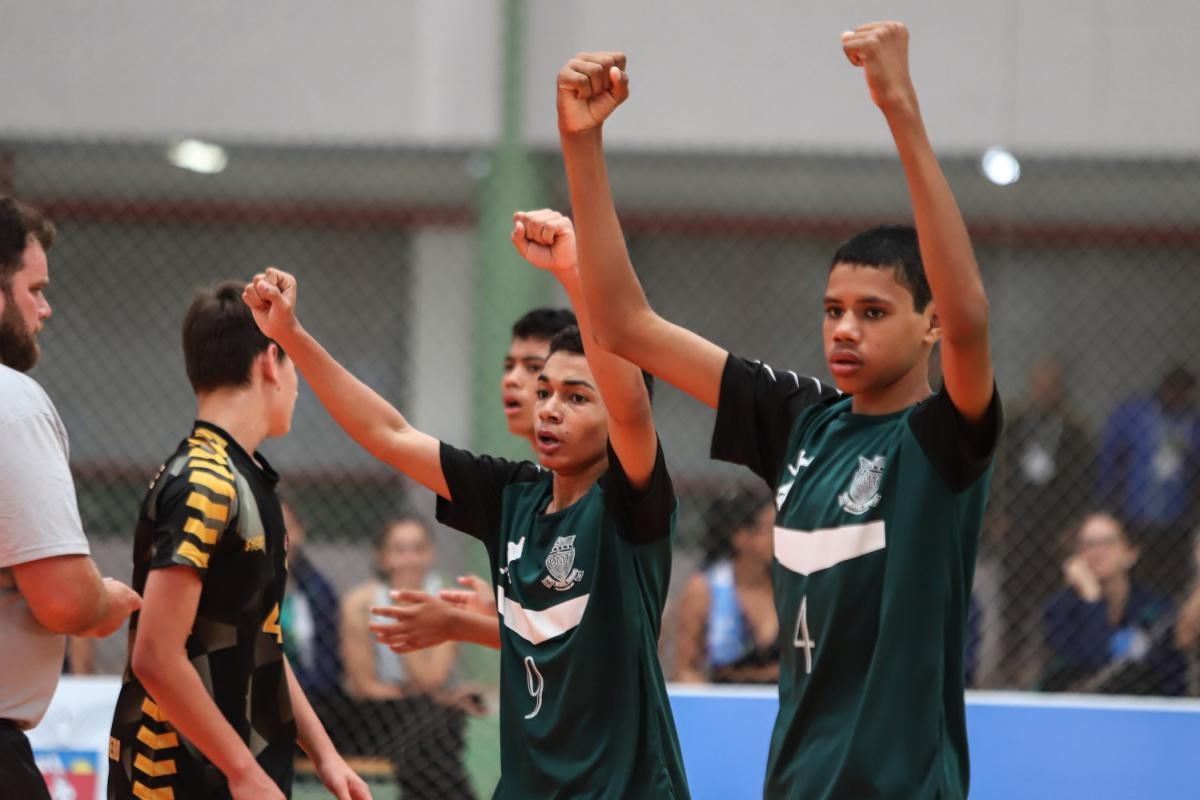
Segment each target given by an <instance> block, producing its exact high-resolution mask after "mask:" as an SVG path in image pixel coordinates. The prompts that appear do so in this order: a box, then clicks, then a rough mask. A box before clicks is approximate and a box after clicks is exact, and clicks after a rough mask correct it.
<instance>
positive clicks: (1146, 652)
mask: <svg viewBox="0 0 1200 800" xmlns="http://www.w3.org/2000/svg"><path fill="white" fill-rule="evenodd" d="M1074 545H1075V547H1074V552H1073V553H1072V554H1071V556H1070V557H1068V558H1067V560H1066V562H1065V563H1064V564H1063V579H1064V581H1065V582H1066V584H1067V585H1066V588H1064V589H1062V590H1061V591H1060V592H1058V593H1057V594H1055V595H1054V596H1053V597H1052V598H1051V599H1050V602H1049V605H1047V607H1046V610H1045V613H1044V615H1043V619H1042V622H1043V626H1044V632H1045V638H1046V645H1047V649H1048V650H1049V651H1050V659H1049V661H1048V663H1047V665H1046V669H1045V671H1044V673H1043V676H1042V681H1041V683H1042V688H1043V689H1046V690H1049V691H1077V692H1079V691H1082V692H1112V693H1121V694H1165V695H1177V694H1182V693H1183V691H1184V687H1185V683H1186V677H1187V676H1186V671H1187V668H1186V662H1185V659H1184V657H1183V655H1182V654H1181V653H1180V652H1179V650H1177V649H1176V646H1175V631H1174V623H1175V616H1176V614H1175V607H1174V606H1173V605H1172V603H1171V601H1170V600H1169V599H1167V598H1166V597H1164V596H1162V595H1161V594H1158V593H1156V592H1153V591H1151V590H1149V589H1145V588H1143V587H1142V586H1140V585H1138V584H1137V583H1135V582H1133V581H1132V580H1131V579H1130V570H1131V569H1132V568H1133V565H1134V564H1135V563H1136V562H1137V559H1138V549H1137V547H1135V546H1134V544H1133V542H1131V541H1130V539H1129V536H1128V534H1127V533H1126V531H1125V529H1124V528H1123V527H1122V526H1121V523H1120V522H1118V521H1117V520H1116V519H1115V518H1114V517H1113V516H1111V515H1110V514H1107V513H1093V514H1091V515H1089V516H1088V517H1087V518H1086V519H1084V521H1083V523H1082V524H1081V525H1080V526H1079V529H1078V532H1077V533H1076V536H1075V542H1074Z"/></svg>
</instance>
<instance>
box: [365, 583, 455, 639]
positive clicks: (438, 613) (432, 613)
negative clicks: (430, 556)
mask: <svg viewBox="0 0 1200 800" xmlns="http://www.w3.org/2000/svg"><path fill="white" fill-rule="evenodd" d="M392 599H394V600H395V601H396V602H397V603H398V604H399V605H395V606H375V607H372V608H371V614H372V615H373V616H376V617H390V618H391V619H394V620H395V622H372V623H371V625H370V628H371V630H372V632H374V634H375V638H376V639H378V640H379V641H380V642H382V643H383V644H385V645H387V646H388V647H390V648H392V650H394V651H395V652H397V653H411V652H413V651H414V650H424V649H425V648H426V647H435V646H437V645H439V644H442V643H443V642H448V641H451V640H453V638H454V622H455V614H456V613H457V611H456V609H455V608H454V606H452V605H450V604H449V603H447V602H446V601H444V600H441V599H439V598H437V597H434V596H432V595H429V594H426V593H425V592H418V591H416V590H413V589H406V590H404V591H400V592H392Z"/></svg>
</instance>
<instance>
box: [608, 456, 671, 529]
mask: <svg viewBox="0 0 1200 800" xmlns="http://www.w3.org/2000/svg"><path fill="white" fill-rule="evenodd" d="M599 483H600V488H601V490H602V491H603V492H604V507H605V508H606V509H607V510H608V513H610V514H612V515H613V516H614V517H615V518H616V519H617V522H618V529H619V530H620V531H621V535H622V536H623V537H624V538H625V539H626V541H628V542H630V543H631V544H649V543H650V542H657V541H660V540H662V539H665V538H667V537H668V536H670V535H671V515H672V514H673V513H674V512H675V504H676V500H675V487H674V485H672V483H671V474H670V473H669V472H667V461H666V458H664V457H663V449H662V442H659V443H658V452H657V453H656V454H655V456H654V471H653V472H652V473H650V483H649V484H647V485H646V487H645V488H642V489H635V488H634V487H633V486H631V485H630V483H629V476H627V475H626V474H625V468H624V467H623V466H622V465H621V460H620V459H619V458H617V454H616V451H614V450H613V449H612V443H611V442H610V443H609V445H608V470H607V471H606V472H605V473H604V474H603V475H601V476H600V481H599Z"/></svg>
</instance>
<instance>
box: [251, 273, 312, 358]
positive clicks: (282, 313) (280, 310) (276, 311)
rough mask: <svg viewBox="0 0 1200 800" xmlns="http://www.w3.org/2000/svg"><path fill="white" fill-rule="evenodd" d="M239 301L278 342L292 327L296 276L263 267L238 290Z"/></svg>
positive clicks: (293, 323) (294, 326)
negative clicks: (243, 287)
mask: <svg viewBox="0 0 1200 800" xmlns="http://www.w3.org/2000/svg"><path fill="white" fill-rule="evenodd" d="M242 300H243V301H244V302H245V303H246V305H248V306H250V310H251V311H252V312H254V321H255V322H256V323H257V324H258V327H259V329H260V330H262V332H263V333H264V334H265V335H266V336H268V337H269V338H271V339H274V340H276V341H279V340H280V338H282V337H286V336H287V334H288V333H290V332H292V331H293V330H295V329H296V327H297V326H298V325H299V323H298V322H297V321H296V278H295V277H294V276H292V275H290V274H288V273H286V272H284V271H283V270H279V269H275V268H274V267H267V269H266V271H265V272H260V273H258V274H257V275H255V276H254V279H253V280H251V281H250V282H249V283H247V284H246V288H245V289H243V290H242Z"/></svg>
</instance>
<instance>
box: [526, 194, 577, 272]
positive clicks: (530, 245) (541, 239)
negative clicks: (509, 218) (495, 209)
mask: <svg viewBox="0 0 1200 800" xmlns="http://www.w3.org/2000/svg"><path fill="white" fill-rule="evenodd" d="M512 243H513V247H515V248H517V252H518V253H520V254H521V258H523V259H525V260H526V261H528V262H529V263H530V264H533V265H534V266H535V267H537V268H538V269H544V270H547V271H549V272H573V271H574V270H575V267H576V264H577V263H578V257H577V255H576V253H575V227H574V226H573V225H572V224H571V220H569V219H568V218H566V217H564V216H563V215H562V214H560V213H558V212H557V211H554V210H552V209H549V208H543V209H541V210H539V211H518V212H517V213H515V214H513V231H512Z"/></svg>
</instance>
